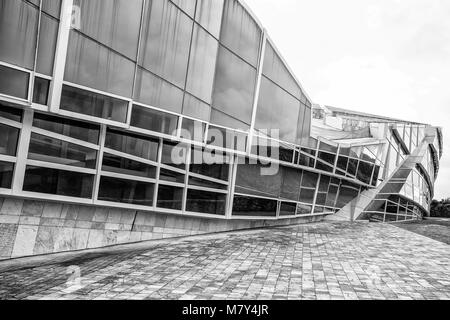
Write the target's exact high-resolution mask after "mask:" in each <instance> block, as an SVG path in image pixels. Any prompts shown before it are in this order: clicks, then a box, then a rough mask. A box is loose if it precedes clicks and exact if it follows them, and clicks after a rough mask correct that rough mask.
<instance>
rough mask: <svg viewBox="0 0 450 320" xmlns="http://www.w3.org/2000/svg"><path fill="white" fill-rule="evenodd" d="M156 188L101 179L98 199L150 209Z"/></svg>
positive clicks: (141, 183) (113, 179)
mask: <svg viewBox="0 0 450 320" xmlns="http://www.w3.org/2000/svg"><path fill="white" fill-rule="evenodd" d="M154 188H155V186H154V184H153V183H147V182H140V181H131V180H124V179H116V178H110V177H101V179H100V187H99V190H98V199H99V200H102V201H110V202H121V203H129V204H136V205H140V206H148V207H150V206H152V205H153V195H154Z"/></svg>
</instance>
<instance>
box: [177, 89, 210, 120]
mask: <svg viewBox="0 0 450 320" xmlns="http://www.w3.org/2000/svg"><path fill="white" fill-rule="evenodd" d="M183 114H184V115H185V116H188V117H193V118H197V119H199V120H203V121H209V119H210V117H211V107H210V106H209V104H206V103H204V102H203V101H201V100H199V99H197V98H195V97H194V96H192V95H190V94H188V93H186V94H185V95H184V101H183Z"/></svg>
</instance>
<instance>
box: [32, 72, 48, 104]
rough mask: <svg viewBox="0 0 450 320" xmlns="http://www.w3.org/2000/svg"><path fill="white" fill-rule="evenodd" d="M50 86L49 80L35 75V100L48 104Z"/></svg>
mask: <svg viewBox="0 0 450 320" xmlns="http://www.w3.org/2000/svg"><path fill="white" fill-rule="evenodd" d="M49 88H50V81H49V80H47V79H42V78H38V77H35V78H34V89H33V102H34V103H38V104H42V105H47V102H48V91H49Z"/></svg>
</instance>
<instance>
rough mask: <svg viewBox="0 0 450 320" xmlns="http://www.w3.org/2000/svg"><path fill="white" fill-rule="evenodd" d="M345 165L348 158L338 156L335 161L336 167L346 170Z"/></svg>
mask: <svg viewBox="0 0 450 320" xmlns="http://www.w3.org/2000/svg"><path fill="white" fill-rule="evenodd" d="M347 165H348V158H347V157H341V156H339V157H338V161H337V167H338V168H339V169H341V170H342V171H344V172H345V171H347Z"/></svg>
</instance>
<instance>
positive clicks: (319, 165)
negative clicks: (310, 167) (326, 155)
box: [316, 161, 333, 172]
mask: <svg viewBox="0 0 450 320" xmlns="http://www.w3.org/2000/svg"><path fill="white" fill-rule="evenodd" d="M316 169H317V170H322V171H326V172H333V168H332V167H331V166H330V165H328V164H325V163H323V162H321V161H316Z"/></svg>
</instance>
